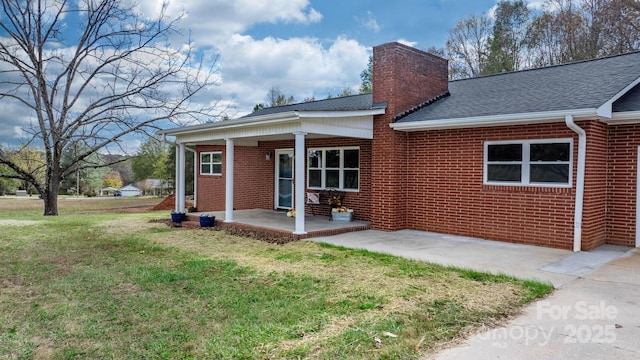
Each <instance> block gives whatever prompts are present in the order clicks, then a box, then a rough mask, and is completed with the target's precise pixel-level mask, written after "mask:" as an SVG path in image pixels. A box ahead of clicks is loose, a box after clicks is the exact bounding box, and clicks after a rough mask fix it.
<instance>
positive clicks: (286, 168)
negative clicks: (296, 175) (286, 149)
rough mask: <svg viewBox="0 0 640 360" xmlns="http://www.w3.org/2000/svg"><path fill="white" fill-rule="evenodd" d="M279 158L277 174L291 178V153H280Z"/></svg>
mask: <svg viewBox="0 0 640 360" xmlns="http://www.w3.org/2000/svg"><path fill="white" fill-rule="evenodd" d="M279 158H280V159H279V161H280V164H279V166H278V171H279V172H278V176H279V177H281V178H289V179H291V178H293V156H292V155H291V154H280V156H279Z"/></svg>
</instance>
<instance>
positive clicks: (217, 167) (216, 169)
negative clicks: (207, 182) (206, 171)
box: [212, 164, 222, 174]
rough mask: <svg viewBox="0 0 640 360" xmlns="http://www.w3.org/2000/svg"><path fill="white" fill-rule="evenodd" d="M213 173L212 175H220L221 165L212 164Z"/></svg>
mask: <svg viewBox="0 0 640 360" xmlns="http://www.w3.org/2000/svg"><path fill="white" fill-rule="evenodd" d="M212 166H213V172H212V174H222V165H221V164H213V165H212Z"/></svg>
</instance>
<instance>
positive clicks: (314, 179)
mask: <svg viewBox="0 0 640 360" xmlns="http://www.w3.org/2000/svg"><path fill="white" fill-rule="evenodd" d="M309 187H322V170H309Z"/></svg>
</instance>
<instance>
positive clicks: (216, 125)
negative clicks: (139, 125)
mask: <svg viewBox="0 0 640 360" xmlns="http://www.w3.org/2000/svg"><path fill="white" fill-rule="evenodd" d="M297 120H300V118H299V117H298V115H297V114H296V112H295V111H289V112H284V113H278V114H270V115H263V116H253V117H250V118H241V119H236V120H228V121H216V122H212V123H207V124H200V125H194V126H187V127H181V128H176V129H169V130H162V131H159V132H158V134H160V135H169V136H177V135H185V134H191V133H198V132H204V131H217V130H226V129H234V128H238V127H241V126H247V125H249V124H252V123H260V125H267V124H273V123H281V122H287V121H297Z"/></svg>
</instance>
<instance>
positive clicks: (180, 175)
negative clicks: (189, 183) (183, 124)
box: [176, 143, 185, 212]
mask: <svg viewBox="0 0 640 360" xmlns="http://www.w3.org/2000/svg"><path fill="white" fill-rule="evenodd" d="M184 151H185V148H184V144H182V143H181V144H178V158H179V162H180V167H179V169H178V179H177V181H178V188H179V189H180V191H179V192H178V193H177V194H176V197H178V198H180V202H179V203H178V207H177V210H178V211H181V212H184V210H185V209H184V200H185V194H184V193H185V184H184V177H185V169H184V168H185V166H184V165H185V157H184Z"/></svg>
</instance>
